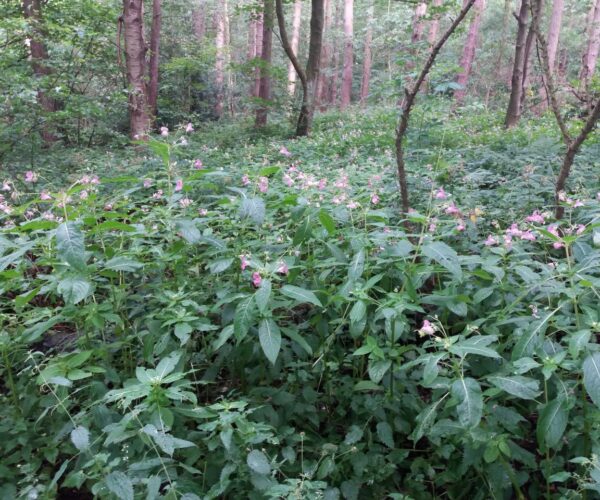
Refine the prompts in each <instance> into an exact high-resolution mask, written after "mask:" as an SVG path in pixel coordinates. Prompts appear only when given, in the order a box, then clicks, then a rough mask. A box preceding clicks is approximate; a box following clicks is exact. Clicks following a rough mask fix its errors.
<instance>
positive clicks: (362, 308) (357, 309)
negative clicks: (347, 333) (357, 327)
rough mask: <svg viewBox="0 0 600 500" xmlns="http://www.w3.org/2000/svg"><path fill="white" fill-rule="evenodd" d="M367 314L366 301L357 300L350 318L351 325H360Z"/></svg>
mask: <svg viewBox="0 0 600 500" xmlns="http://www.w3.org/2000/svg"><path fill="white" fill-rule="evenodd" d="M365 314H367V304H366V303H365V301H364V300H357V301H356V302H355V303H354V306H352V309H351V310H350V315H349V316H348V317H349V318H350V322H351V323H358V322H359V321H360V320H362V319H363V318H364V317H365Z"/></svg>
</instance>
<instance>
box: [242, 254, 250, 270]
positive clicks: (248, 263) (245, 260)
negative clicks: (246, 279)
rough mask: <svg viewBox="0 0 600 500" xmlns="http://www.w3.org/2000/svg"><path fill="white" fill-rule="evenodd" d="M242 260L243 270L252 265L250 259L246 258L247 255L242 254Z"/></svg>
mask: <svg viewBox="0 0 600 500" xmlns="http://www.w3.org/2000/svg"><path fill="white" fill-rule="evenodd" d="M240 261H241V262H240V268H241V269H242V271H243V270H245V269H246V268H247V267H248V266H249V265H250V261H249V260H248V259H247V258H246V255H240Z"/></svg>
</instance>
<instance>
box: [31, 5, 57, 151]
mask: <svg viewBox="0 0 600 500" xmlns="http://www.w3.org/2000/svg"><path fill="white" fill-rule="evenodd" d="M23 16H24V17H25V19H26V20H27V22H28V23H29V26H30V27H31V38H29V39H28V40H29V53H30V55H31V66H32V69H33V74H34V75H35V77H36V79H37V80H42V79H43V78H44V77H45V76H48V75H50V74H52V70H51V69H50V68H49V67H48V66H47V65H46V62H47V60H48V51H47V49H46V45H45V44H44V35H45V30H44V28H43V24H42V22H43V20H42V4H41V0H23ZM42 86H43V83H41V84H40V85H39V86H38V90H37V102H38V104H39V106H40V108H41V109H42V110H43V112H44V113H54V112H55V111H56V110H57V109H58V103H57V102H56V100H55V99H53V98H52V97H50V96H48V94H47V93H46V91H45V90H43V88H42ZM41 136H42V139H43V140H44V143H45V144H46V145H49V144H51V143H53V142H54V141H56V140H57V137H56V135H55V134H54V132H52V131H51V129H50V127H49V126H48V125H47V124H46V123H44V124H43V125H42V130H41Z"/></svg>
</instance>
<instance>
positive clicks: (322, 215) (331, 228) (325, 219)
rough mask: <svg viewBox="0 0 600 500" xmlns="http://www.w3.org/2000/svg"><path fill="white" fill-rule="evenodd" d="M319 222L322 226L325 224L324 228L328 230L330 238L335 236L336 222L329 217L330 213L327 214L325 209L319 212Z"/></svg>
mask: <svg viewBox="0 0 600 500" xmlns="http://www.w3.org/2000/svg"><path fill="white" fill-rule="evenodd" d="M319 221H320V222H321V224H323V227H324V228H325V229H326V230H327V232H328V233H329V235H330V236H331V235H333V234H335V221H334V220H333V217H332V216H331V215H329V212H327V211H326V210H325V209H324V208H322V209H321V210H319Z"/></svg>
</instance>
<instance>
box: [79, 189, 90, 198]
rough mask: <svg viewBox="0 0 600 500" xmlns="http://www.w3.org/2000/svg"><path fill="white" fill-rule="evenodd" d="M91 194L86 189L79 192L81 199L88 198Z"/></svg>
mask: <svg viewBox="0 0 600 500" xmlns="http://www.w3.org/2000/svg"><path fill="white" fill-rule="evenodd" d="M89 195H90V194H89V193H88V192H87V191H86V190H85V189H84V190H83V191H81V192H80V193H79V199H80V200H87V199H88V196H89Z"/></svg>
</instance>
